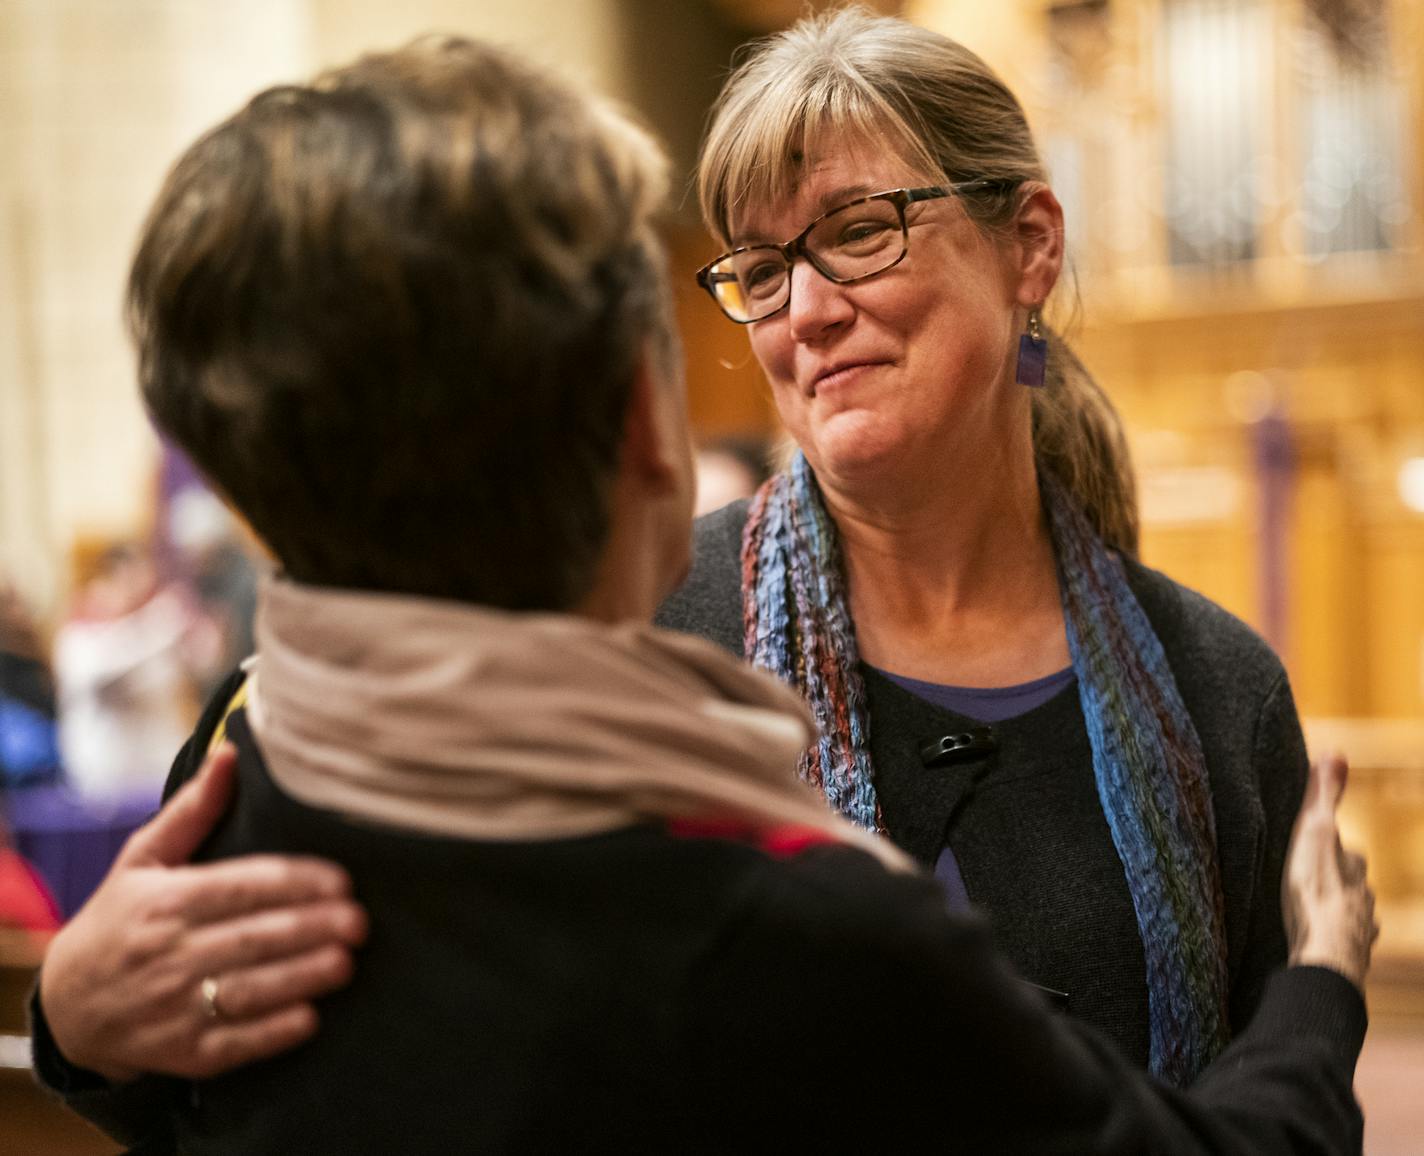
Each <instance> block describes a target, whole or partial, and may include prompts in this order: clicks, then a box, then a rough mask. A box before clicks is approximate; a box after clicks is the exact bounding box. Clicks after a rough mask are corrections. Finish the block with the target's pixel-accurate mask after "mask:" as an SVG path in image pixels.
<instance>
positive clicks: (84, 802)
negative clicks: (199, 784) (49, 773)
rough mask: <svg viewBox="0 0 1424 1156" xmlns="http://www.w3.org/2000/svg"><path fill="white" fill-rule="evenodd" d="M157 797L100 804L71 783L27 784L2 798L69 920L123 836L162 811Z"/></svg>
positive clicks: (20, 847)
mask: <svg viewBox="0 0 1424 1156" xmlns="http://www.w3.org/2000/svg"><path fill="white" fill-rule="evenodd" d="M158 803H159V800H158V799H157V798H156V797H154V796H152V795H143V796H141V797H130V798H122V799H115V800H113V801H112V802H104V803H99V802H95V801H93V800H90V799H84V798H81V797H80V796H78V795H76V794H74V793H73V792H72V791H70V790H69V789H68V788H67V787H62V786H42V787H26V788H21V789H18V790H11V791H7V792H5V793H4V796H3V799H0V805H3V807H4V810H5V816H6V819H7V820H8V822H9V825H10V833H11V836H12V837H13V840H14V844H15V850H17V851H18V852H19V853H20V854H21V855H23V856H24V857H25V858H26V859H28V860H29V861H30V864H31V865H32V866H33V867H34V868H35V870H36V871H38V872H39V873H40V875H41V876H42V877H43V879H44V881H45V883H46V884H47V885H48V887H49V889H50V891H51V892H52V893H53V895H54V898H55V902H56V903H58V904H59V909H60V913H61V914H62V915H63V916H64V918H65V919H68V918H69V917H70V916H72V915H73V914H74V913H75V912H76V911H78V910H79V908H80V907H81V906H83V904H84V901H85V900H86V899H88V898H89V896H90V895H92V894H93V892H94V889H95V888H96V887H98V886H99V883H100V882H101V881H102V880H103V878H104V875H105V874H106V873H107V872H108V870H109V867H110V865H111V864H112V863H113V861H114V857H115V856H116V855H118V853H119V848H121V847H122V846H123V845H124V840H125V839H127V838H128V837H129V835H130V834H132V833H133V831H134V830H135V829H136V828H137V827H139V826H141V825H142V824H143V823H144V822H145V821H146V820H147V819H148V817H149V816H150V815H152V814H153V813H154V812H155V811H157V810H158Z"/></svg>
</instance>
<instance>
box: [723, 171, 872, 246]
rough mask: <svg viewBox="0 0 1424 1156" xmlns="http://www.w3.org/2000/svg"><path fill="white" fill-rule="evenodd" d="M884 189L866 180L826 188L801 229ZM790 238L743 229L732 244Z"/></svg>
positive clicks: (742, 244) (769, 242) (775, 242)
mask: <svg viewBox="0 0 1424 1156" xmlns="http://www.w3.org/2000/svg"><path fill="white" fill-rule="evenodd" d="M883 191H884V190H883V189H881V188H880V187H879V186H878V185H868V184H866V183H865V182H864V181H857V182H856V183H855V184H851V185H837V186H836V187H835V188H833V189H826V190H825V191H824V192H822V193H820V194H819V195H818V196H817V197H816V199H815V201H814V208H815V212H813V213H812V214H811V215H810V216H809V217H807V218H806V220H805V221H803V222H802V224H801V229H804V228H805V227H806V226H807V225H809V224H810V223H811V222H812V221H814V220H815V219H816V218H817V217H819V216H821V215H822V214H824V213H828V212H830V211H831V210H832V209H836V208H839V207H840V206H841V205H844V204H847V203H848V202H850V201H858V200H860V198H861V197H868V196H870V195H871V194H872V193H878V192H883ZM801 229H797V230H796V233H799V232H801ZM796 233H792V234H791V236H793V237H794V236H795V235H796ZM788 239H789V238H784V237H782V238H773V237H771V236H770V235H768V234H767V233H764V232H761V231H760V230H755V229H743V230H741V231H740V232H737V233H734V234H733V235H732V237H731V244H732V248H734V249H740V248H742V247H744V246H746V245H771V244H780V243H781V242H782V241H784V240H788Z"/></svg>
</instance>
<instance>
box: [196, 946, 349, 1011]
mask: <svg viewBox="0 0 1424 1156" xmlns="http://www.w3.org/2000/svg"><path fill="white" fill-rule="evenodd" d="M354 970H355V968H354V964H353V962H352V959H351V953H350V952H349V951H347V950H346V949H345V948H343V947H338V946H334V945H328V946H324V947H320V948H317V949H316V950H313V951H308V952H306V953H305V954H302V955H298V956H294V957H292V958H289V959H282V960H279V961H277V962H274V963H268V964H263V965H261V966H259V967H249V968H246V969H244V970H242V971H232V972H227V973H224V974H223V975H222V976H221V978H220V982H219V987H218V1006H219V1010H220V1012H221V1015H222V1018H223V1020H225V1021H227V1022H229V1023H238V1022H241V1021H244V1020H257V1019H264V1018H267V1017H269V1016H271V1015H273V1014H275V1013H277V1012H280V1011H282V1010H283V1009H285V1008H289V1007H291V1006H293V1005H295V1004H302V1003H308V1002H310V1001H312V1000H315V999H317V998H319V997H321V996H324V995H328V994H330V993H331V992H333V991H336V990H337V989H338V988H341V987H345V986H346V985H347V984H348V983H350V982H351V976H352V975H353V973H354Z"/></svg>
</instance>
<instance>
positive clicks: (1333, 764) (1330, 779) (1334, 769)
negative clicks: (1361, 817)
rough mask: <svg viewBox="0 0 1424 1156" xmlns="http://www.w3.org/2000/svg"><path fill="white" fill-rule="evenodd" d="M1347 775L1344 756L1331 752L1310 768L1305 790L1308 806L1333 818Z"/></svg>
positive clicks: (1343, 791)
mask: <svg viewBox="0 0 1424 1156" xmlns="http://www.w3.org/2000/svg"><path fill="white" fill-rule="evenodd" d="M1348 773H1349V768H1348V765H1347V764H1346V762H1345V756H1344V755H1342V754H1340V753H1339V752H1338V751H1335V752H1332V753H1331V754H1328V755H1326V756H1325V758H1323V759H1321V760H1320V762H1318V763H1316V764H1313V765H1312V766H1311V768H1310V778H1311V782H1310V785H1309V786H1308V787H1307V788H1306V798H1307V799H1308V800H1309V806H1312V807H1316V808H1318V809H1320V810H1321V811H1323V812H1325V813H1327V814H1329V815H1331V816H1333V815H1334V814H1335V810H1336V808H1338V807H1339V806H1340V799H1341V798H1342V797H1343V796H1344V794H1345V779H1346V777H1347V775H1348Z"/></svg>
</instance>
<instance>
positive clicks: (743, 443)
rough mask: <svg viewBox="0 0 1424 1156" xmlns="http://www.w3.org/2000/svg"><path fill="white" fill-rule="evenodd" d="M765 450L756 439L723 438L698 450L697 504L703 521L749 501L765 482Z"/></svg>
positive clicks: (716, 439) (694, 510)
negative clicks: (735, 503) (744, 499)
mask: <svg viewBox="0 0 1424 1156" xmlns="http://www.w3.org/2000/svg"><path fill="white" fill-rule="evenodd" d="M767 454H768V448H767V446H766V443H765V442H763V441H761V440H760V439H759V438H748V437H723V438H714V439H712V440H711V441H708V442H706V443H704V444H703V445H700V446H698V447H697V455H696V457H695V458H694V459H693V461H694V464H695V466H696V468H697V502H696V504H695V505H694V506H693V510H692V512H693V514H694V515H695V516H696V517H699V518H700V517H702V515H703V514H710V513H712V511H713V510H720V509H721V508H722V507H723V506H726V505H729V504H730V503H732V502H735V501H737V500H739V499H741V498H750V497H751V496H752V495H753V494H755V493H756V492H757V489H758V488H759V487H760V486H761V484H762V483H763V482H764V481H766V478H767V474H769V473H770V472H771V471H770V469H769V468H768V466H767Z"/></svg>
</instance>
